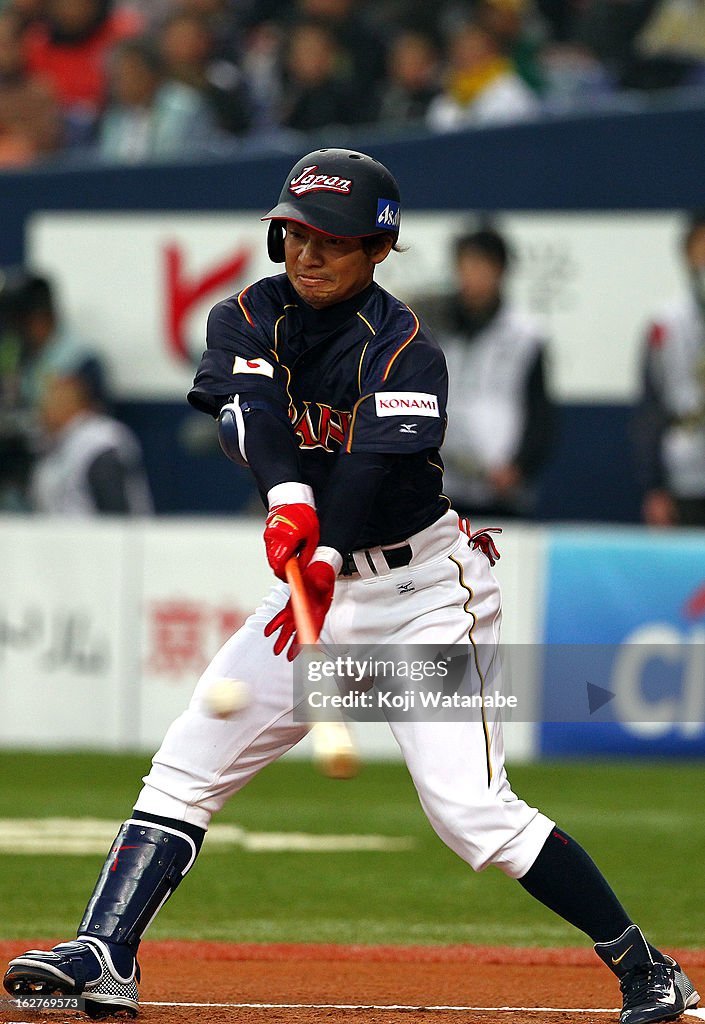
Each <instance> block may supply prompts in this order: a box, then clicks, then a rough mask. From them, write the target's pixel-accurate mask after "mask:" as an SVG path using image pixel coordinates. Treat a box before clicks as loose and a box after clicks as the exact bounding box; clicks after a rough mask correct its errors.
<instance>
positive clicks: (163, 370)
mask: <svg viewBox="0 0 705 1024" xmlns="http://www.w3.org/2000/svg"><path fill="white" fill-rule="evenodd" d="M496 221H497V224H498V226H499V227H500V228H501V229H502V230H503V231H505V232H506V234H507V237H508V238H509V240H510V241H511V243H512V246H513V249H514V250H515V252H516V255H517V257H518V258H517V261H516V268H515V273H514V274H513V276H512V284H511V290H512V292H513V293H514V295H515V296H516V298H517V299H518V301H520V302H521V304H522V305H523V306H524V307H525V308H527V309H528V310H530V311H531V312H533V313H534V314H536V315H538V316H539V317H540V318H541V319H542V320H543V322H544V323H545V326H546V332H547V336H548V338H549V341H550V356H551V370H552V374H551V376H552V386H553V391H554V392H555V394H556V397H557V398H558V399H559V400H562V401H568V402H582V401H584V402H600V401H603V402H623V401H630V400H632V399H633V397H634V395H635V394H636V389H637V386H638V366H639V355H640V344H641V339H642V336H643V333H644V327H645V324H646V322H647V320H648V318H649V317H650V315H651V314H652V313H653V310H654V305H659V304H660V303H661V302H662V301H663V300H665V299H668V298H669V297H670V296H671V295H672V294H673V293H674V291H676V290H677V289H678V288H679V287H681V286H682V285H683V283H684V282H683V277H682V271H681V268H680V265H679V252H678V242H679V237H680V231H681V218H680V217H679V216H678V215H676V214H671V213H663V214H661V213H656V214H650V213H649V214H647V213H618V212H613V213H536V214H533V213H511V214H502V215H498V216H497V218H496ZM473 224H474V221H472V219H471V214H470V213H468V212H467V211H462V210H461V211H454V212H450V213H408V214H405V215H404V218H403V223H402V241H403V243H404V245H405V246H406V247H407V250H408V251H407V252H405V253H403V254H396V253H393V254H391V256H390V257H389V259H387V261H386V262H385V263H384V264H383V265H382V266H381V267H380V268H379V271H378V275H377V279H378V281H379V282H380V284H382V285H383V286H384V287H386V288H389V289H390V290H391V291H393V292H394V293H395V294H398V295H399V296H400V297H401V298H403V299H404V300H405V301H408V302H411V303H412V304H413V301H414V299H415V298H416V297H417V296H419V295H427V294H429V293H433V292H443V291H447V290H449V288H450V287H451V282H452V259H451V252H452V241H453V239H454V238H455V237H457V235H458V234H459V233H461V232H462V231H464V230H465V229H467V228H468V227H470V226H472V225H473ZM265 238H266V225H264V224H262V223H260V222H259V219H258V216H257V213H256V212H254V211H252V212H247V213H238V214H233V213H222V214H200V213H199V214H195V213H194V214H188V213H169V214H164V213H159V214H150V213H144V214H143V213H99V214H75V213H73V214H71V213H39V214H36V215H35V216H34V217H33V218H32V220H31V221H30V223H29V227H28V237H27V248H28V257H29V258H30V259H31V261H32V263H33V264H34V265H35V266H37V267H39V268H41V269H43V270H45V271H47V272H50V273H51V274H52V276H53V277H54V278H55V279H56V281H57V284H58V285H59V287H60V291H61V297H62V304H63V306H64V309H65V312H66V315H67V317H68V319H69V321H70V323H71V324H72V325H73V327H74V328H75V329H76V331H77V332H79V333H80V334H82V335H84V336H85V337H86V339H87V341H89V342H90V343H91V344H93V345H94V346H95V347H97V348H98V349H99V350H101V351H102V352H103V353H104V354H105V356H106V359H107V360H108V363H109V366H110V370H111V381H112V385H113V388H114V390H115V392H116V394H117V395H118V396H119V397H121V398H128V399H163V400H183V398H184V396H185V394H186V392H187V390H188V388H189V387H190V384H191V381H192V378H193V370H194V366H195V364H196V363H197V361H198V358H199V357H200V353H201V352H202V350H203V347H204V344H205V324H206V318H207V315H208V311H209V309H210V308H211V306H212V305H213V304H214V303H215V302H217V301H218V299H220V298H223V297H225V296H227V295H229V294H232V293H233V292H235V291H237V290H239V289H241V288H243V287H244V286H245V285H247V284H249V283H250V282H252V281H256V280H257V279H259V278H261V277H264V276H266V275H268V274H271V273H272V272H276V268H275V267H274V265H273V264H272V263H271V262H270V261H269V259H268V257H267V253H266V245H265Z"/></svg>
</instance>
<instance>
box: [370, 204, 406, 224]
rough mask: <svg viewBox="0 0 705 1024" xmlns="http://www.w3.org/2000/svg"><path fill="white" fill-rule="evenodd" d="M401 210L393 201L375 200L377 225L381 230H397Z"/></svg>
mask: <svg viewBox="0 0 705 1024" xmlns="http://www.w3.org/2000/svg"><path fill="white" fill-rule="evenodd" d="M400 217H401V210H400V209H399V203H397V202H395V201H394V200H393V199H378V200H377V221H376V223H377V225H378V227H381V228H398V227H399V219H400Z"/></svg>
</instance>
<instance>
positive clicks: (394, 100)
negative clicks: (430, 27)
mask: <svg viewBox="0 0 705 1024" xmlns="http://www.w3.org/2000/svg"><path fill="white" fill-rule="evenodd" d="M440 91H441V86H440V54H439V51H438V46H437V45H436V43H435V41H434V40H433V39H432V37H431V36H429V35H427V34H426V33H424V32H419V31H415V30H413V29H407V30H406V31H402V32H400V33H399V34H398V35H397V36H396V38H395V39H394V41H393V42H392V45H391V47H390V49H389V54H388V57H387V78H386V81H385V85H384V88H383V90H382V95H381V101H380V105H379V115H378V116H379V119H380V120H381V121H387V122H389V123H390V124H404V122H407V121H423V119H424V118H425V116H426V114H427V112H428V108H429V106H430V104H431V102H432V101H433V100H434V99H435V98H436V96H438V95H439V93H440Z"/></svg>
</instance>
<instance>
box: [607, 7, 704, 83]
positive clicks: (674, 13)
mask: <svg viewBox="0 0 705 1024" xmlns="http://www.w3.org/2000/svg"><path fill="white" fill-rule="evenodd" d="M634 48H635V51H636V57H635V61H634V64H633V66H632V68H631V69H630V73H629V77H631V78H633V79H634V85H636V86H637V87H639V86H641V87H642V88H663V87H664V86H665V87H668V86H673V85H675V86H679V85H702V84H704V83H705V4H704V3H702V2H700V0H662V2H661V3H659V4H657V5H656V7H655V9H654V10H653V11H652V13H651V16H650V17H649V19H648V21H647V22H646V24H645V25H644V27H643V29H642V30H641V32H639V34H638V35H637V37H636V40H635V47H634ZM629 84H630V82H629V78H627V80H626V81H625V85H627V86H628V85H629Z"/></svg>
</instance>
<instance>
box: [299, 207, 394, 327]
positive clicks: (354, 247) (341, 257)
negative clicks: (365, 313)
mask: <svg viewBox="0 0 705 1024" xmlns="http://www.w3.org/2000/svg"><path fill="white" fill-rule="evenodd" d="M391 246H392V243H391V241H390V239H388V238H385V237H384V236H382V238H380V246H379V249H377V250H376V251H374V252H369V251H368V250H367V249H366V248H365V247H364V246H363V244H362V242H361V241H360V239H359V238H334V237H333V236H332V235H325V234H323V232H322V231H316V230H315V229H314V228H308V227H306V226H305V225H303V224H297V223H296V222H295V221H291V220H288V221H287V222H286V237H285V239H284V258H285V264H286V272H287V275H288V277H289V280H290V281H291V283H292V285H293V286H294V290H295V291H296V292H297V294H298V295H300V296H301V298H302V299H303V300H304V301H305V302H307V303H308V304H309V306H313V307H314V309H324V308H325V307H326V306H333V305H334V304H335V303H336V302H343V301H344V300H345V299H350V298H352V296H353V295H357V293H358V292H361V291H362V290H363V288H366V287H367V285H368V284H369V283H370V281H371V280H372V275H373V274H374V269H375V266H376V265H377V264H378V263H381V262H382V260H383V259H386V257H387V256H388V254H389V250H390V249H391Z"/></svg>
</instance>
